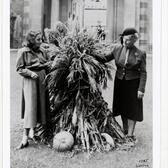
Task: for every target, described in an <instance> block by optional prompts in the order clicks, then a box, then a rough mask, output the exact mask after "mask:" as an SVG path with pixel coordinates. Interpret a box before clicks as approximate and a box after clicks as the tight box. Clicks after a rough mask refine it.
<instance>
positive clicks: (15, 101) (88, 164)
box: [10, 52, 152, 168]
mask: <svg viewBox="0 0 168 168" xmlns="http://www.w3.org/2000/svg"><path fill="white" fill-rule="evenodd" d="M10 60H11V62H10V68H11V69H10V79H11V82H10V90H11V92H10V101H11V102H10V109H11V111H10V138H11V146H10V162H11V168H136V167H138V166H139V167H141V166H145V165H146V166H145V167H148V168H152V58H148V59H147V71H148V80H147V87H146V93H145V97H144V121H143V122H141V123H137V125H136V130H135V134H136V136H137V139H138V143H137V145H136V147H135V148H132V149H131V150H130V151H117V150H116V151H111V152H108V153H95V154H93V155H92V156H91V158H90V159H88V158H87V155H86V154H85V153H79V154H77V155H75V156H74V157H72V158H70V155H71V153H58V152H55V151H54V150H52V149H49V148H48V147H47V146H44V145H42V144H38V145H36V144H32V143H30V146H29V147H28V148H26V149H24V150H19V151H16V150H15V148H16V146H17V145H18V144H19V143H20V141H21V138H22V120H21V119H20V115H21V112H20V100H21V77H20V76H19V75H18V74H17V73H16V70H15V63H16V52H11V56H10ZM109 86H112V84H111V82H110V83H109ZM103 95H104V97H105V100H106V101H107V102H108V103H109V107H110V106H111V102H112V88H108V89H107V90H106V91H104V92H103ZM117 120H118V121H119V123H120V118H117ZM144 160H145V161H144ZM142 162H143V163H142Z"/></svg>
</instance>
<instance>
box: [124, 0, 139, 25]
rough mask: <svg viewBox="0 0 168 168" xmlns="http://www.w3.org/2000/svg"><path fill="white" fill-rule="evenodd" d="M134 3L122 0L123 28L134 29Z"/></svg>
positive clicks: (132, 0)
mask: <svg viewBox="0 0 168 168" xmlns="http://www.w3.org/2000/svg"><path fill="white" fill-rule="evenodd" d="M135 9H136V1H135V0H124V28H127V27H135V26H136V25H135V20H136V11H135Z"/></svg>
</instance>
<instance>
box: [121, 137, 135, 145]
mask: <svg viewBox="0 0 168 168" xmlns="http://www.w3.org/2000/svg"><path fill="white" fill-rule="evenodd" d="M124 146H128V147H133V146H135V138H133V136H127V137H126V141H125V143H124Z"/></svg>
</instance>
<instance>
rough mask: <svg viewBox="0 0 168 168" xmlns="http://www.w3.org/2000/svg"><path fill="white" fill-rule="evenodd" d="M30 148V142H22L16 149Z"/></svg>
mask: <svg viewBox="0 0 168 168" xmlns="http://www.w3.org/2000/svg"><path fill="white" fill-rule="evenodd" d="M28 146H29V142H28V141H27V142H26V143H25V144H24V143H23V142H21V144H20V145H19V146H18V147H17V148H16V150H20V149H23V148H27V147H28Z"/></svg>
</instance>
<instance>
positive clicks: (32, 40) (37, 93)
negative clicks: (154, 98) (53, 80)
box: [16, 31, 49, 149]
mask: <svg viewBox="0 0 168 168" xmlns="http://www.w3.org/2000/svg"><path fill="white" fill-rule="evenodd" d="M41 42H42V34H41V32H36V31H30V32H29V33H28V34H27V37H26V44H27V45H26V46H25V47H23V48H22V49H20V50H19V51H18V58H17V64H16V70H17V72H18V73H19V74H20V75H21V76H22V77H23V85H22V109H21V112H22V115H21V117H22V119H24V124H23V128H24V131H23V138H22V141H21V144H20V145H19V146H18V147H17V149H22V148H24V147H27V146H28V144H29V143H28V138H29V132H30V129H31V130H32V134H31V138H34V132H33V129H34V128H35V127H36V124H37V123H40V124H46V122H47V118H48V115H47V113H48V111H49V98H48V92H47V90H46V87H45V83H44V79H45V76H46V70H47V67H48V61H49V60H48V58H47V56H46V55H45V54H44V53H43V52H42V51H41V50H40V45H41Z"/></svg>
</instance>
